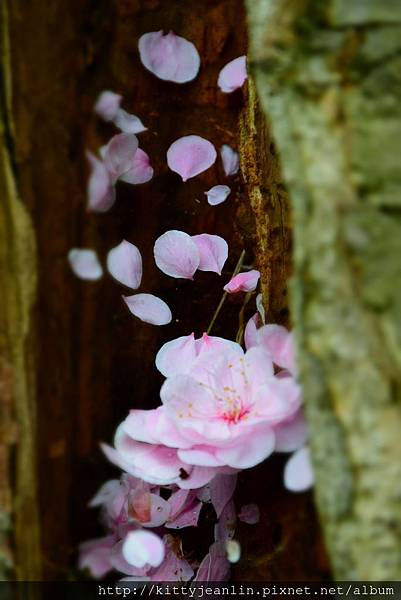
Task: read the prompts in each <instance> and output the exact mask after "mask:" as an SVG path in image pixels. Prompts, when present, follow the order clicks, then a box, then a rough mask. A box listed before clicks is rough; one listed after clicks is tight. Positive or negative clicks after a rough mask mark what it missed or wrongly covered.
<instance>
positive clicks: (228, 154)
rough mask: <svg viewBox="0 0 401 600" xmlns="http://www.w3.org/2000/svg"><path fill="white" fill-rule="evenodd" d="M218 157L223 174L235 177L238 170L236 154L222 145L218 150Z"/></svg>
mask: <svg viewBox="0 0 401 600" xmlns="http://www.w3.org/2000/svg"><path fill="white" fill-rule="evenodd" d="M220 156H221V160H222V163H223V169H224V173H225V174H226V175H227V177H228V176H229V175H235V174H236V173H238V169H239V156H238V152H236V151H235V150H233V149H232V148H231V146H229V145H228V144H223V145H222V147H221V148H220Z"/></svg>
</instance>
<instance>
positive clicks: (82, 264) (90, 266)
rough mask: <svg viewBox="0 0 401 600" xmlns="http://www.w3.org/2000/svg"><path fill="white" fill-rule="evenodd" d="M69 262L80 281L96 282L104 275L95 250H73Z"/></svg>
mask: <svg viewBox="0 0 401 600" xmlns="http://www.w3.org/2000/svg"><path fill="white" fill-rule="evenodd" d="M68 262H69V263H70V267H71V269H72V271H73V273H74V274H75V275H76V276H77V277H79V278H80V279H87V280H88V281H96V280H97V279H100V278H101V277H102V275H103V269H102V266H101V264H100V262H99V259H98V257H97V254H96V252H95V251H94V250H89V249H86V248H71V250H70V251H69V253H68Z"/></svg>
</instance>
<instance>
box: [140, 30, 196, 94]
mask: <svg viewBox="0 0 401 600" xmlns="http://www.w3.org/2000/svg"><path fill="white" fill-rule="evenodd" d="M138 48H139V54H140V57H141V61H142V64H143V65H144V67H146V68H147V69H148V70H149V71H150V72H151V73H153V75H156V77H158V78H159V79H163V80H165V81H174V82H175V83H186V82H187V81H191V80H192V79H195V77H196V76H197V74H198V71H199V66H200V58H199V54H198V51H197V49H196V48H195V46H194V45H193V44H192V42H189V41H188V40H186V39H185V38H183V37H180V36H178V35H176V34H175V33H174V32H172V31H170V32H169V33H167V34H166V35H163V31H152V32H150V33H145V34H144V35H142V36H141V37H140V38H139V42H138Z"/></svg>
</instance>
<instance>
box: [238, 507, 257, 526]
mask: <svg viewBox="0 0 401 600" xmlns="http://www.w3.org/2000/svg"><path fill="white" fill-rule="evenodd" d="M238 518H239V520H240V521H242V522H243V523H248V525H256V523H259V519H260V511H259V507H258V505H257V504H244V506H242V507H241V510H240V512H239V513H238Z"/></svg>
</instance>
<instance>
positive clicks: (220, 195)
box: [205, 185, 231, 206]
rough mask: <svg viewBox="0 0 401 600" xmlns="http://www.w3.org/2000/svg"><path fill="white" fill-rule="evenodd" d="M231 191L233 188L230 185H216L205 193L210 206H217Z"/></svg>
mask: <svg viewBox="0 0 401 600" xmlns="http://www.w3.org/2000/svg"><path fill="white" fill-rule="evenodd" d="M230 192H231V189H230V188H229V187H228V185H214V186H213V187H212V188H210V190H208V191H207V192H205V194H206V196H207V201H208V203H209V204H210V206H217V205H218V204H221V203H222V202H224V201H225V200H226V199H227V197H228V195H229V194H230Z"/></svg>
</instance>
